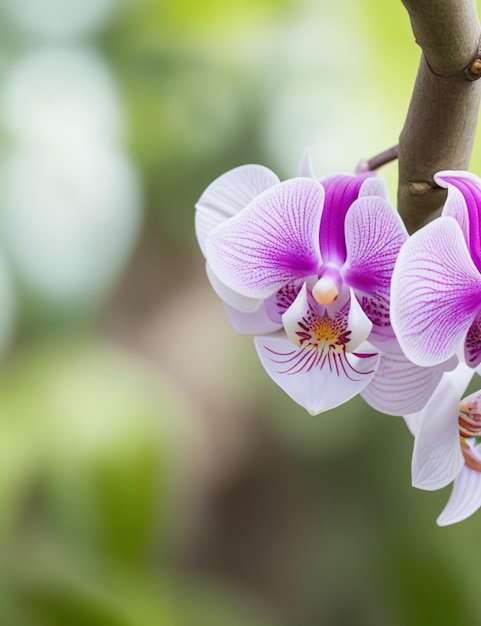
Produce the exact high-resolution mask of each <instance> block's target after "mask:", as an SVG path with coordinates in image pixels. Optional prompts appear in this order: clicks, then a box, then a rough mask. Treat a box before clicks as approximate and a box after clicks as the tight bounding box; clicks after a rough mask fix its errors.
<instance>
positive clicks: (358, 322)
mask: <svg viewBox="0 0 481 626" xmlns="http://www.w3.org/2000/svg"><path fill="white" fill-rule="evenodd" d="M436 182H437V184H438V185H440V186H442V187H446V188H447V190H448V194H447V200H446V203H445V207H444V210H443V215H442V217H440V218H439V219H437V220H435V221H434V222H432V223H431V224H429V225H428V226H426V227H424V228H423V229H421V230H420V231H419V232H417V233H416V234H414V235H413V236H411V237H408V234H407V232H406V230H405V227H404V225H403V223H402V221H401V220H400V218H399V216H398V214H397V213H396V211H395V210H394V209H393V208H392V206H391V205H390V203H389V201H388V199H387V193H386V187H385V183H384V181H383V179H382V178H380V177H379V176H377V175H375V174H373V173H372V172H363V173H361V174H357V175H347V174H342V175H335V176H329V177H327V178H323V179H321V180H318V179H316V178H315V177H314V175H313V173H312V168H311V165H310V160H309V156H308V155H306V156H305V157H304V159H303V161H302V163H301V166H300V172H299V176H297V177H295V178H292V179H289V180H286V181H283V182H281V181H280V180H279V178H278V177H277V176H276V174H274V173H273V172H272V171H271V170H269V169H267V168H265V167H263V166H260V165H245V166H241V167H238V168H236V169H233V170H231V171H229V172H227V173H225V174H223V175H222V176H220V177H219V178H217V179H216V180H215V181H214V182H212V183H211V184H210V185H209V186H208V187H207V189H206V190H205V191H204V193H203V194H202V196H201V197H200V199H199V201H198V202H197V204H196V222H195V224H196V233H197V238H198V241H199V245H200V248H201V250H202V252H203V254H204V256H205V258H206V267H207V275H208V277H209V280H210V282H211V284H212V286H213V288H214V289H215V291H216V292H217V294H218V295H219V296H220V298H221V299H222V300H223V302H224V307H225V310H226V313H227V316H228V318H229V320H230V322H231V324H232V326H233V328H234V330H236V331H237V332H239V333H243V334H248V335H252V336H253V337H254V341H255V346H256V349H257V352H258V355H259V358H260V361H261V363H262V365H263V366H264V368H265V370H266V372H267V373H268V374H269V376H270V377H271V378H272V379H273V380H274V381H275V382H276V383H277V384H278V385H279V386H280V387H281V388H282V389H283V390H284V391H285V392H286V393H287V394H288V395H289V396H290V397H291V398H292V399H293V400H295V401H296V402H297V403H299V404H300V405H301V406H303V407H304V408H305V409H307V411H309V412H310V413H311V414H312V415H315V414H318V413H320V412H322V411H325V410H328V409H331V408H333V407H336V406H338V405H340V404H342V403H344V402H346V401H347V400H349V399H350V398H352V397H353V396H355V395H357V394H361V396H362V397H363V398H364V399H365V401H366V402H368V403H369V404H370V405H371V406H373V407H374V408H376V409H377V410H380V411H382V412H384V413H388V414H392V415H403V416H405V419H406V422H407V424H408V426H409V427H410V428H411V430H412V432H413V434H414V435H415V446H414V453H413V483H414V484H415V485H416V486H418V487H421V488H423V489H437V488H440V487H443V486H445V485H446V484H448V483H449V482H451V481H453V480H454V489H453V494H452V496H451V499H450V501H449V503H448V505H447V507H446V509H445V510H444V512H443V514H442V515H441V517H440V518H439V520H438V522H439V523H440V524H448V523H451V522H454V521H458V520H460V519H464V517H466V516H467V515H469V514H470V513H472V512H473V511H474V510H476V509H477V508H478V507H479V506H481V450H480V451H478V448H477V446H476V441H477V437H481V396H480V399H479V400H478V396H475V397H471V396H470V397H469V398H467V399H466V400H464V401H463V402H462V403H461V405H460V407H459V401H460V396H461V394H462V392H463V391H464V389H465V388H466V386H467V384H468V382H469V380H470V378H471V376H472V374H473V372H474V368H476V367H477V366H478V365H479V364H480V363H481V236H480V228H481V213H480V212H481V180H480V179H478V178H477V177H475V176H473V175H471V174H468V173H465V172H440V173H439V174H438V175H437V177H436ZM478 402H479V410H478Z"/></svg>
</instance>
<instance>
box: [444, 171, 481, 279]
mask: <svg viewBox="0 0 481 626" xmlns="http://www.w3.org/2000/svg"><path fill="white" fill-rule="evenodd" d="M436 182H437V183H438V185H441V186H443V187H446V186H447V187H449V186H450V185H452V186H453V187H456V189H458V190H459V191H460V192H461V193H462V195H463V199H464V202H465V205H466V209H467V218H468V223H469V227H467V228H466V227H465V228H463V234H464V235H466V234H467V235H468V237H469V239H468V240H467V243H468V247H469V250H470V253H471V258H472V259H473V262H474V264H475V265H476V267H477V268H478V270H479V271H481V228H480V225H481V179H480V178H478V177H477V176H475V175H474V174H471V172H457V171H444V172H438V174H436ZM448 211H449V206H448Z"/></svg>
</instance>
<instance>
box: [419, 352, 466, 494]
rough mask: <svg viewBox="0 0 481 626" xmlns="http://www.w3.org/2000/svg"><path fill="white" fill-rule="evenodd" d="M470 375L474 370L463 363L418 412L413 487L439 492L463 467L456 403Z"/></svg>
mask: <svg viewBox="0 0 481 626" xmlns="http://www.w3.org/2000/svg"><path fill="white" fill-rule="evenodd" d="M472 376H473V370H471V369H470V368H468V367H467V366H466V365H464V364H462V363H461V364H460V365H458V367H457V368H456V369H455V370H453V371H452V372H447V373H446V374H444V376H443V378H442V379H441V382H440V383H439V385H438V387H437V388H436V390H435V391H434V393H433V395H432V396H431V399H430V400H429V401H428V403H427V404H426V406H425V407H424V409H423V410H422V411H421V415H420V416H419V420H418V432H417V435H416V439H415V443H414V450H413V458H412V467H411V469H412V481H413V485H414V487H418V488H419V489H426V490H428V491H431V490H434V489H441V488H442V487H445V486H446V485H448V484H449V483H450V482H451V481H452V480H454V478H456V476H457V475H458V474H459V472H460V471H461V468H462V467H463V466H464V457H463V454H462V452H461V446H460V443H459V428H458V415H459V402H460V398H461V395H462V393H463V391H464V389H466V387H467V386H468V384H469V381H470V380H471V378H472Z"/></svg>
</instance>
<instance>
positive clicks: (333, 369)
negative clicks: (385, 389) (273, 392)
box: [255, 333, 379, 415]
mask: <svg viewBox="0 0 481 626" xmlns="http://www.w3.org/2000/svg"><path fill="white" fill-rule="evenodd" d="M255 344H256V348H257V353H258V355H259V358H260V360H261V362H262V365H263V366H264V368H265V369H266V371H267V373H268V374H269V376H270V377H271V378H272V380H274V382H276V383H277V384H278V385H279V386H280V387H281V388H282V389H283V390H284V391H285V392H286V393H287V394H288V395H289V396H290V397H291V398H292V399H293V400H294V401H295V402H297V403H298V404H300V405H301V406H303V407H304V408H305V409H306V410H307V411H308V412H309V413H310V414H311V415H317V414H318V413H321V412H323V411H327V410H328V409H332V408H334V407H336V406H339V405H340V404H343V403H344V402H347V401H348V400H350V399H351V398H353V397H354V396H355V395H357V394H358V393H359V392H360V391H362V389H364V387H365V386H366V385H367V384H369V381H370V380H371V379H372V377H373V376H374V373H375V370H376V367H377V362H378V358H379V355H378V353H377V352H375V351H374V349H373V348H372V346H370V344H368V343H367V342H366V343H365V344H362V345H361V346H359V350H358V352H357V353H356V354H344V353H334V354H332V355H331V356H330V357H329V358H323V357H322V355H320V354H319V353H318V352H317V350H303V349H302V348H298V347H296V346H294V345H293V344H292V342H291V341H289V339H288V338H287V337H286V336H285V334H284V333H279V334H277V335H273V336H270V337H256V338H255Z"/></svg>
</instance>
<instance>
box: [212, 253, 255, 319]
mask: <svg viewBox="0 0 481 626" xmlns="http://www.w3.org/2000/svg"><path fill="white" fill-rule="evenodd" d="M205 270H206V274H207V278H208V279H209V281H210V284H211V285H212V288H213V289H214V291H215V292H216V294H217V295H218V296H219V298H221V300H223V301H224V302H225V303H226V304H228V305H229V306H231V307H232V308H234V309H237V311H241V312H242V313H253V312H254V311H257V310H258V309H259V307H260V306H261V304H262V302H263V301H262V299H261V298H249V297H247V296H243V295H242V294H240V293H237V291H234V290H233V289H230V287H227V285H224V283H223V282H222V281H221V280H219V279H218V278H217V276H216V275H215V274H214V272H213V271H212V268H211V267H210V265H209V264H208V263H206V266H205Z"/></svg>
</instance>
